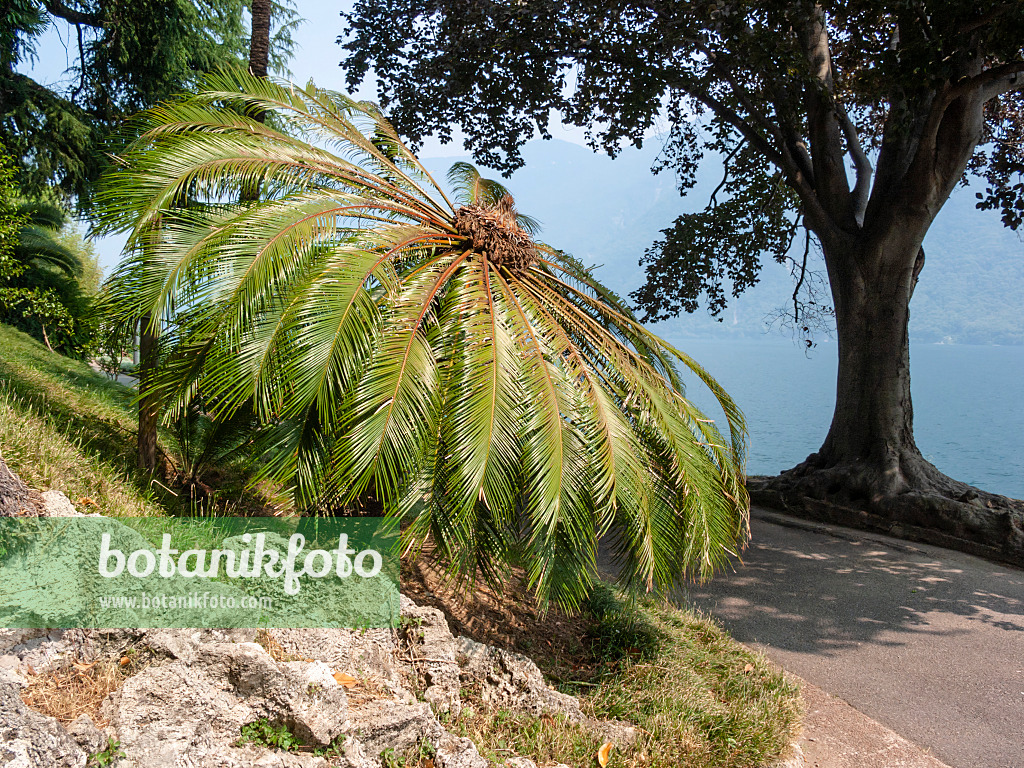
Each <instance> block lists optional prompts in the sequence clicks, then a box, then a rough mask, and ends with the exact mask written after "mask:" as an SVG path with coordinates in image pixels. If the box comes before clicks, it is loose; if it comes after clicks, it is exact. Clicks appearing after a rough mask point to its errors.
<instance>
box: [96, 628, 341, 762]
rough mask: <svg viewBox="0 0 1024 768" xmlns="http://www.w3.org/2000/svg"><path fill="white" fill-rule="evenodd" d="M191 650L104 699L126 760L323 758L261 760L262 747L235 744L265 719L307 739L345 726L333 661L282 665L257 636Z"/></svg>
mask: <svg viewBox="0 0 1024 768" xmlns="http://www.w3.org/2000/svg"><path fill="white" fill-rule="evenodd" d="M183 647H187V644H183ZM189 652H190V653H191V654H192V657H191V659H189V660H188V661H185V660H182V659H181V658H178V659H177V660H175V661H171V662H169V663H167V664H162V665H155V666H152V667H149V668H147V669H145V670H143V671H142V672H140V673H139V674H137V675H135V676H134V677H131V678H129V679H128V680H126V681H125V683H124V685H123V686H122V687H121V688H120V689H119V690H118V691H116V692H115V693H113V694H111V696H110V697H108V699H107V700H106V701H105V702H104V704H103V708H102V710H101V712H102V714H103V715H104V716H105V717H106V718H107V719H108V720H109V721H110V724H111V727H112V728H113V729H114V730H115V731H116V733H117V735H118V738H119V739H120V740H121V748H122V749H123V750H124V752H125V753H126V756H127V757H126V758H125V760H124V761H123V762H124V764H125V766H127V767H130V768H134V767H136V766H137V768H164V766H166V767H167V768H171V767H172V766H175V767H177V766H180V765H190V766H195V767H196V768H201V767H203V766H210V767H211V768H212V767H213V766H217V767H218V768H235V766H237V768H242V767H243V766H251V765H260V766H267V768H269V767H270V766H282V768H283V767H285V766H288V767H289V768H290V767H291V766H313V765H320V764H322V762H319V763H318V762H315V761H311V758H312V756H308V755H288V754H285V753H280V752H274V753H273V754H272V755H263V756H262V757H260V758H259V760H256V759H255V753H254V752H253V750H255V749H257V748H255V747H246V748H236V747H234V744H235V742H237V740H238V738H239V736H240V734H241V728H242V726H243V725H246V724H248V723H252V722H254V721H256V720H259V719H260V718H266V719H267V720H268V721H270V722H271V723H274V724H280V725H285V726H287V727H288V728H289V730H290V731H291V732H292V733H294V734H295V735H296V736H297V737H298V738H299V739H300V740H302V741H303V742H304V743H307V744H320V745H327V744H330V743H331V741H332V740H333V739H334V738H335V737H336V736H338V735H339V734H341V733H342V731H343V730H344V728H345V725H346V720H347V715H348V707H347V697H346V695H345V691H344V689H343V688H341V686H339V685H338V684H337V682H335V680H334V678H333V677H332V676H331V670H330V668H329V667H327V665H325V664H323V663H322V662H312V663H309V662H290V663H283V664H279V663H277V662H275V661H274V660H273V659H272V658H271V657H270V655H269V654H268V653H267V652H266V651H264V650H263V649H262V648H261V647H260V646H258V645H256V644H254V643H197V644H195V646H194V647H192V648H191V649H190V650H189ZM183 655H184V652H183ZM260 754H261V755H262V752H260ZM306 758H310V759H306Z"/></svg>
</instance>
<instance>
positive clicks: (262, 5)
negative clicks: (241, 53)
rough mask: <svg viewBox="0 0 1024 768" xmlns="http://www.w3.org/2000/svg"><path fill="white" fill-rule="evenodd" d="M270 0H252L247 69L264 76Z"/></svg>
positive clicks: (266, 58) (266, 60)
mask: <svg viewBox="0 0 1024 768" xmlns="http://www.w3.org/2000/svg"><path fill="white" fill-rule="evenodd" d="M272 11H273V4H272V3H271V0H252V37H251V38H250V40H249V71H250V72H252V73H253V74H254V75H256V77H266V76H267V68H268V66H269V63H270V16H271V12H272Z"/></svg>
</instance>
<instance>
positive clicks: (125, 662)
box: [118, 656, 131, 667]
mask: <svg viewBox="0 0 1024 768" xmlns="http://www.w3.org/2000/svg"><path fill="white" fill-rule="evenodd" d="M130 661H131V659H129V658H128V657H127V656H122V657H121V661H119V662H118V664H120V665H121V666H122V667H127V666H128V664H129V662H130Z"/></svg>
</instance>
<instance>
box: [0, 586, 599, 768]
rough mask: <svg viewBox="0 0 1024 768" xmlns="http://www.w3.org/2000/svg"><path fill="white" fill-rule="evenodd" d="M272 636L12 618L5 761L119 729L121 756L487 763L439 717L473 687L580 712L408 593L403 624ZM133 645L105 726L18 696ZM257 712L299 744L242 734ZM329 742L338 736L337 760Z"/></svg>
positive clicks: (74, 746) (201, 765) (2, 635)
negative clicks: (35, 680) (283, 746)
mask: <svg viewBox="0 0 1024 768" xmlns="http://www.w3.org/2000/svg"><path fill="white" fill-rule="evenodd" d="M265 637H266V638H269V640H270V643H272V650H273V651H274V653H273V654H271V653H270V652H268V650H267V649H266V648H264V647H263V646H261V645H259V644H257V643H255V642H253V641H254V639H255V638H256V632H255V630H252V629H227V630H214V629H203V630H199V629H194V630H183V629H159V630H148V631H143V630H106V631H93V632H83V631H81V630H65V631H49V632H47V631H44V630H0V670H4V669H6V670H8V671H7V672H0V674H5V675H7V676H6V677H5V678H4V681H5V682H4V685H5V686H6V687H5V688H4V689H3V692H4V698H2V699H0V709H2V714H0V724H2V725H0V728H2V729H6V730H0V735H2V736H3V743H4V745H5V746H4V747H3V748H2V749H3V750H6V751H0V766H3V767H4V768H15V767H16V768H37V767H38V768H43V766H46V768H50V766H62V767H63V766H76V768H81V766H84V765H85V759H86V756H88V755H90V754H95V753H96V752H98V751H100V750H101V749H103V748H104V747H105V746H106V739H107V737H108V736H112V737H114V738H116V739H118V740H119V742H120V749H121V750H122V751H123V752H124V754H125V757H124V758H122V760H121V761H120V762H119V763H118V765H119V766H122V767H123V768H172V766H173V767H174V768H177V767H178V766H182V765H188V766H193V767H194V768H207V767H209V768H215V767H216V768H243V766H244V767H246V768H247V767H249V766H260V767H261V768H320V767H321V766H327V765H331V766H342V768H379V767H380V766H381V765H382V762H381V754H382V753H383V752H384V751H385V750H389V749H393V750H396V751H397V752H401V751H403V750H406V749H413V748H416V747H417V746H418V745H423V744H429V745H430V749H431V753H432V754H433V761H434V765H435V766H436V767H437V768H487V765H488V762H487V760H485V759H484V758H483V757H481V756H480V754H479V753H478V752H477V749H476V747H475V745H474V744H473V742H472V741H470V740H469V739H466V738H462V737H459V736H456V735H454V734H452V733H450V732H448V731H447V730H446V729H445V728H444V726H443V725H442V724H441V722H440V721H439V720H438V717H437V715H438V714H441V713H447V714H448V715H457V714H458V713H459V712H460V711H461V709H462V706H463V704H462V693H463V691H465V690H472V691H473V694H474V695H475V696H476V697H477V698H479V699H480V700H482V701H483V702H484V703H485V704H487V705H490V706H495V707H504V708H511V709H517V710H520V711H525V712H529V713H532V714H536V715H540V714H544V713H548V714H561V715H564V716H566V717H568V718H569V719H571V720H574V721H580V720H582V715H581V714H580V708H579V703H578V702H577V701H576V699H574V698H573V697H571V696H567V695H565V694H561V693H558V692H557V691H555V690H553V689H551V688H550V687H549V686H548V685H547V684H546V683H545V682H544V678H543V676H542V675H541V673H540V670H538V669H537V667H536V665H534V664H533V662H532V661H530V660H529V659H528V658H526V657H525V656H521V655H519V654H514V653H508V652H506V651H502V650H500V649H497V648H492V647H490V646H486V645H481V644H480V643H475V642H474V641H472V640H470V639H468V638H465V637H459V638H456V637H454V636H453V635H452V633H451V631H450V630H449V627H448V623H447V622H446V621H445V618H444V616H443V614H441V612H440V611H438V610H436V609H434V608H428V607H423V606H419V605H417V604H416V603H414V602H412V601H411V600H409V599H408V598H404V597H403V598H402V622H401V626H400V628H399V629H397V630H394V631H392V630H366V631H357V630H344V629H272V630H269V632H268V633H267V635H266V636H265ZM128 646H132V647H135V648H145V649H147V650H148V651H149V653H150V655H151V656H152V657H153V658H154V662H153V663H152V664H151V665H150V666H148V667H146V668H144V669H143V670H142V671H140V672H138V673H137V674H135V675H133V676H131V677H129V678H128V679H127V680H126V681H125V682H124V683H123V684H122V686H121V687H120V688H119V689H118V690H117V691H115V692H114V693H112V694H111V695H110V696H108V697H107V699H106V700H105V701H104V702H103V704H102V706H101V708H100V712H99V718H98V720H99V721H100V722H101V723H102V724H103V728H102V729H101V728H99V727H97V726H96V724H95V723H93V721H92V720H90V719H89V718H88V717H86V716H83V717H80V718H79V719H78V720H76V721H75V722H74V723H71V724H70V725H69V726H68V727H67V728H64V727H62V726H61V725H60V724H59V723H57V721H55V720H53V719H52V718H48V717H45V716H44V715H41V714H39V713H36V712H32V711H31V710H29V709H28V708H27V707H26V706H25V705H24V704H23V703H22V702H21V699H20V697H19V696H18V687H19V683H20V684H22V685H23V684H24V683H25V681H27V680H28V679H29V678H31V677H32V676H33V675H36V674H40V673H42V672H45V671H46V670H49V669H54V668H58V667H59V666H60V665H61V664H63V663H66V662H67V660H70V659H76V660H81V659H95V658H98V657H101V656H114V657H116V656H117V655H119V654H120V653H121V652H122V650H123V649H124V648H126V647H128ZM339 680H340V681H342V682H347V683H348V684H350V685H352V686H353V690H352V691H351V692H350V691H347V690H346V688H345V687H344V686H343V685H341V684H339ZM353 681H356V682H353ZM259 721H265V722H266V723H268V724H269V725H270V726H272V727H274V728H279V729H285V730H287V732H288V733H289V734H291V735H292V736H293V737H294V738H295V739H296V741H297V742H298V743H299V744H301V747H300V748H299V750H298V751H294V750H293V751H284V750H280V749H268V748H267V747H266V746H265V745H260V744H253V743H242V740H241V739H240V737H241V735H242V731H243V728H244V727H245V726H247V725H249V724H251V723H256V722H259ZM612 727H613V726H612ZM318 748H319V749H320V750H326V749H327V748H333V750H334V752H333V755H332V758H331V761H330V763H328V762H327V761H326V760H325V758H324V757H323V756H322V755H319V754H315V753H314V752H315V750H317V749H318ZM513 765H516V766H521V767H522V768H529V766H531V765H532V763H531V762H530V761H529V760H527V759H526V758H523V759H521V760H520V761H519V762H515V763H513Z"/></svg>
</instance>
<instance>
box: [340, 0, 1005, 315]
mask: <svg viewBox="0 0 1024 768" xmlns="http://www.w3.org/2000/svg"><path fill="white" fill-rule="evenodd" d="M348 20H349V23H350V25H351V30H350V33H349V35H348V36H347V38H345V39H343V41H342V42H343V43H344V45H345V47H346V48H347V50H348V51H349V55H348V58H347V60H346V61H345V62H344V64H345V66H346V67H347V70H348V77H349V84H350V85H354V84H356V83H358V82H359V81H360V80H361V79H362V78H363V77H364V76H365V75H366V73H367V72H368V71H369V69H370V68H371V67H372V69H373V71H374V73H375V74H376V76H377V77H378V79H379V89H380V91H379V94H380V100H381V104H382V105H383V106H385V107H386V108H387V109H388V110H389V113H390V114H391V115H392V119H393V120H394V121H395V124H396V126H397V127H398V128H399V130H400V131H402V132H403V134H404V135H407V136H409V137H411V139H412V140H413V142H416V141H418V140H420V139H422V138H423V137H424V136H427V135H430V134H436V135H438V136H440V137H442V138H446V137H450V136H451V135H452V126H453V124H454V125H458V127H460V128H461V129H462V130H463V131H464V132H465V134H466V136H467V144H468V147H470V148H471V149H472V150H473V152H474V153H475V156H476V157H477V159H479V160H480V161H481V162H484V163H486V164H487V165H490V166H492V167H496V168H499V169H501V170H503V171H511V170H513V169H515V168H516V167H517V166H518V165H519V164H520V156H519V153H518V148H519V147H520V146H521V145H522V144H523V143H524V142H525V141H527V140H529V139H530V138H532V137H533V136H534V134H535V132H536V131H539V132H540V133H541V134H542V135H546V132H547V125H548V119H549V115H550V113H551V111H552V110H556V111H558V112H560V113H561V114H562V115H563V118H564V119H566V120H568V121H569V122H572V123H575V124H578V125H582V126H586V127H587V128H588V131H589V135H590V137H591V140H592V141H593V143H594V145H595V146H601V147H603V148H605V149H607V150H608V151H609V152H611V153H613V154H614V153H615V152H616V151H618V149H619V148H620V147H621V146H622V144H623V143H624V142H631V143H634V144H636V145H640V143H641V142H642V141H644V138H645V136H646V135H648V134H649V132H650V131H652V130H654V131H658V132H661V133H663V134H664V135H665V137H666V138H665V146H664V150H663V154H662V162H661V164H660V167H661V168H664V169H670V170H672V171H674V172H675V173H677V174H678V176H679V180H680V185H681V188H682V189H683V190H684V191H685V190H686V189H687V188H689V186H690V185H692V183H693V180H694V171H695V169H696V166H697V163H698V161H699V158H700V156H701V154H702V153H704V152H706V151H708V150H710V151H712V152H714V153H716V154H718V155H719V156H721V157H726V158H728V178H729V179H730V181H729V184H728V186H727V188H726V189H725V190H724V192H723V194H721V195H719V197H718V199H716V200H713V201H712V204H711V205H709V206H708V208H707V210H705V211H703V212H698V213H694V214H686V215H683V216H680V217H679V218H678V219H677V221H676V223H675V225H674V226H673V227H672V228H670V229H668V230H666V231H665V233H664V235H665V237H664V239H663V240H661V241H660V242H659V243H657V244H656V245H655V247H654V248H652V249H651V250H650V251H649V252H648V254H647V256H646V259H645V261H646V262H647V265H648V277H649V280H648V284H647V285H646V286H645V287H644V288H643V289H642V290H641V291H639V292H638V293H637V294H635V298H636V299H637V300H638V302H639V303H640V305H641V306H642V307H643V308H644V309H645V310H646V311H647V313H648V315H649V316H650V317H651V318H663V317H666V316H669V315H672V314H676V313H678V312H679V311H680V310H683V309H685V310H690V311H692V310H693V309H694V308H695V307H696V304H697V301H698V299H699V298H701V297H704V298H706V300H707V301H708V304H709V306H710V307H711V309H712V310H713V311H720V310H721V309H722V308H723V307H724V306H725V301H726V297H725V294H724V293H723V290H722V280H723V278H725V280H726V281H727V283H729V284H731V285H732V287H733V290H734V291H736V292H738V291H740V290H742V289H743V288H745V287H747V286H749V285H750V284H752V283H753V282H754V281H755V280H756V276H757V272H758V270H759V268H760V257H761V254H762V253H765V252H767V253H768V254H770V255H771V256H773V257H775V258H776V259H778V260H783V259H784V258H785V254H786V252H787V250H788V248H789V246H790V245H791V240H792V235H793V234H795V231H796V229H797V224H798V221H799V223H801V224H803V223H805V224H807V225H808V226H809V227H810V229H812V230H813V231H814V232H815V234H816V235H817V237H818V238H828V237H830V236H831V235H832V234H834V233H842V232H856V231H858V230H859V229H862V228H863V227H864V222H865V221H867V222H869V224H873V225H875V226H876V227H880V226H884V225H885V223H884V221H879V219H885V218H886V217H887V216H889V217H891V216H892V215H894V212H897V211H899V210H901V209H903V208H906V207H918V208H921V207H924V208H927V209H928V213H929V215H930V216H934V214H935V213H936V212H937V210H938V208H939V207H940V206H941V204H942V202H943V201H944V200H945V196H946V195H947V194H948V189H949V188H950V186H951V185H952V184H954V183H955V182H956V181H958V180H959V177H960V173H959V171H958V168H959V167H960V166H961V165H962V163H963V162H964V161H965V160H966V158H962V157H959V156H958V155H957V153H958V152H962V151H963V150H962V149H955V148H953V147H952V144H950V142H949V141H948V139H949V138H950V136H951V135H952V134H953V133H956V132H959V131H962V130H973V127H972V126H971V125H970V124H969V123H970V121H972V120H974V119H975V117H974V115H975V112H976V110H975V106H976V105H977V104H978V103H979V102H983V103H984V104H985V107H984V120H983V125H979V126H976V127H977V128H978V131H977V141H978V144H979V145H980V147H981V148H980V149H978V151H977V152H975V146H974V143H973V142H972V143H971V146H970V147H969V152H970V153H971V155H972V157H971V163H970V170H971V171H972V172H975V173H978V174H980V175H982V176H983V177H984V178H985V179H986V181H987V182H988V188H987V191H986V193H984V194H983V195H982V198H983V199H982V201H981V203H980V204H981V205H982V206H984V207H993V208H998V209H1000V210H1001V211H1002V212H1003V217H1004V221H1005V222H1006V223H1007V224H1008V225H1010V226H1013V227H1016V226H1019V225H1020V223H1021V215H1022V212H1024V185H1021V183H1020V181H1021V179H1020V169H1021V168H1022V165H1024V141H1022V139H1024V114H1022V106H1024V96H1022V90H1021V89H1022V86H1024V76H1022V73H1024V52H1022V44H1024V4H1021V3H1013V2H1002V0H984V1H983V2H974V1H973V0H970V1H967V0H901V1H899V2H892V1H891V0H889V1H887V2H886V1H882V0H857V1H856V2H824V3H813V2H793V1H792V0H787V1H785V2H782V1H777V2H758V3H751V2H734V1H732V0H696V1H691V2H676V1H675V0H650V1H646V0H645V1H643V2H625V1H623V0H596V1H593V2H592V1H591V0H586V2H583V1H582V0H569V1H568V2H562V1H561V0H558V1H556V0H517V2H495V1H494V0H372V1H370V0H360V1H359V2H356V4H355V7H354V9H353V11H352V13H351V14H350V15H349V16H348ZM872 160H873V163H872ZM873 166H874V167H873ZM922 174H932V175H934V176H936V177H937V178H939V180H940V181H941V183H940V184H939V189H938V192H937V193H936V194H930V195H924V196H922V194H923V191H922V187H921V186H920V185H917V184H916V182H915V179H916V178H919V177H920V175H922ZM943 174H945V176H949V177H950V178H945V176H943ZM929 220H930V219H929ZM875 222H877V224H875Z"/></svg>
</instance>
